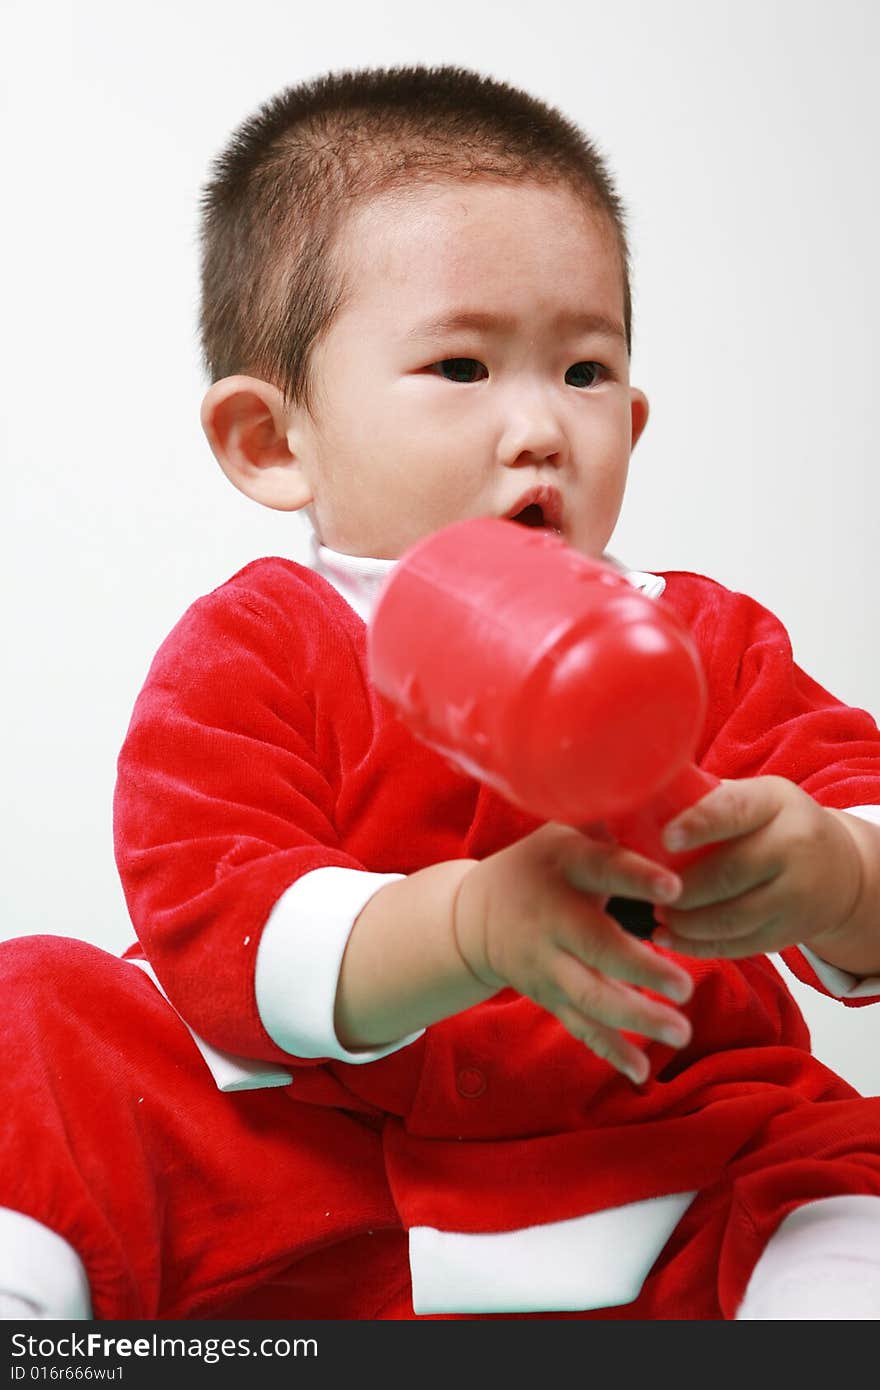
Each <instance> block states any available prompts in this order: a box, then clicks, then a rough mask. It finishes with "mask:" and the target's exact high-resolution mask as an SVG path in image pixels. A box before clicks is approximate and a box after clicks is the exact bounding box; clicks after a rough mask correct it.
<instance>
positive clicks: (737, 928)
mask: <svg viewBox="0 0 880 1390" xmlns="http://www.w3.org/2000/svg"><path fill="white" fill-rule="evenodd" d="M663 840H664V843H665V845H666V847H667V848H668V849H669V850H672V851H682V850H690V849H696V848H698V847H699V846H701V845H707V844H717V846H718V847H717V848H715V849H712V850H710V851H709V852H708V853H707V854H706V855H705V856H704V857H703V858H701V859H699V860H698V861H696V862H695V863H693V864H691V865H690V866H689V867H688V868H686V869H684V870H682V871H681V875H680V876H681V879H682V882H683V885H684V886H683V889H682V892H681V894H680V895H679V897H678V898H676V900H675V905H674V907H664V908H662V909H661V910H660V911H658V913H657V916H658V918H659V919H660V921H661V923H662V926H661V929H660V930H659V931H658V932H656V933H655V934H654V940H655V941H656V942H657V943H658V945H662V946H666V947H668V948H669V949H670V950H673V951H678V952H679V953H681V954H683V955H689V956H703V957H718V956H726V957H741V956H753V955H759V954H764V953H767V952H772V951H779V950H782V949H783V948H785V947H786V946H793V945H796V944H798V943H802V942H809V941H810V939H811V938H816V937H818V936H819V935H820V934H825V933H833V932H834V931H836V930H837V929H838V928H839V927H841V926H842V925H843V924H844V923H845V922H846V920H847V918H848V917H849V916H850V914H851V913H852V911H853V909H854V907H855V905H856V903H857V901H858V897H859V891H860V886H861V859H860V855H859V851H858V848H857V846H856V843H855V840H854V839H853V837H852V835H851V834H850V832H849V831H848V829H847V827H846V817H845V816H843V815H842V814H841V813H840V812H838V811H832V810H828V809H827V808H826V807H823V806H820V805H819V804H818V802H816V801H814V800H813V798H812V797H811V796H809V795H808V794H807V793H806V792H804V791H802V790H801V788H800V787H798V786H796V785H795V783H793V782H789V781H787V780H786V779H785V778H784V777H752V778H747V779H744V780H742V781H725V782H722V783H721V785H720V786H718V787H716V788H715V790H714V791H712V792H709V793H708V794H707V795H706V796H705V797H703V798H702V800H701V801H698V802H696V803H695V804H694V805H693V806H690V807H689V808H688V809H687V810H686V811H684V812H682V813H681V815H679V816H677V817H676V818H675V819H674V820H673V821H670V822H669V824H668V825H667V826H666V827H665V828H664V831H663Z"/></svg>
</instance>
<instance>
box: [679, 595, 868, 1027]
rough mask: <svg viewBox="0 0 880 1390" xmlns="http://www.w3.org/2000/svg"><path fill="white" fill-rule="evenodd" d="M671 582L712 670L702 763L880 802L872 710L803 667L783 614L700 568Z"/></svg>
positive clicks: (792, 964) (855, 800) (823, 799)
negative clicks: (843, 697) (847, 700)
mask: <svg viewBox="0 0 880 1390" xmlns="http://www.w3.org/2000/svg"><path fill="white" fill-rule="evenodd" d="M667 581H668V582H667V592H666V594H665V595H664V599H665V600H666V601H667V602H669V603H670V604H671V605H672V606H673V607H674V608H675V609H676V610H677V611H678V612H679V614H680V615H681V616H682V618H683V619H684V620H685V622H686V623H687V624H688V626H689V627H690V629H691V631H692V633H693V635H694V637H695V638H696V641H697V645H698V647H699V649H700V652H701V654H702V657H703V661H704V665H705V670H706V675H707V679H708V685H709V706H708V710H707V715H706V721H705V725H704V730H703V736H702V740H701V743H700V747H699V749H698V759H699V761H700V764H701V766H703V767H704V768H705V769H706V770H707V771H709V772H713V773H715V775H716V776H718V777H726V778H738V777H762V776H770V775H774V776H779V777H787V778H788V779H789V780H790V781H792V782H796V783H797V784H798V785H799V786H801V787H802V788H803V790H804V791H806V792H809V794H810V795H811V796H812V797H814V798H815V799H816V801H818V802H819V803H820V804H821V805H823V806H830V807H835V808H837V809H843V810H845V809H846V808H847V807H849V806H869V805H880V731H878V729H877V725H876V723H875V721H874V719H873V718H872V717H871V715H870V714H868V713H867V712H866V711H865V710H862V709H856V708H853V707H851V706H848V705H845V704H843V703H842V702H841V701H840V700H838V699H836V698H835V696H833V695H831V694H829V692H828V691H827V690H825V689H823V687H822V686H821V685H819V684H817V682H816V681H814V680H812V679H811V678H810V677H809V676H808V675H806V673H805V672H804V671H802V670H801V669H800V667H799V666H797V665H796V664H795V661H794V658H793V655H792V650H791V642H790V640H789V636H788V633H787V632H786V630H785V628H784V627H783V625H782V623H781V622H780V621H779V619H778V618H777V617H775V616H774V615H773V614H772V613H771V612H770V611H769V610H768V609H766V608H763V607H762V606H761V605H760V604H759V603H756V602H755V600H754V599H751V598H749V597H747V596H746V595H745V594H737V593H733V592H731V591H730V590H728V589H725V588H723V587H722V586H721V585H719V584H715V583H714V582H713V581H712V580H710V579H706V578H703V577H702V576H699V575H692V574H681V573H678V574H670V575H668V576H667ZM661 601H662V600H661ZM878 933H880V923H878ZM780 954H781V956H782V958H783V960H784V961H785V963H786V965H788V967H789V969H790V970H791V971H792V973H793V974H794V975H796V976H797V977H798V979H800V980H803V981H804V982H805V983H806V984H809V985H812V986H813V988H814V989H817V990H819V991H820V992H821V993H822V994H826V995H828V994H829V991H828V990H826V989H825V987H824V985H822V983H821V982H820V981H819V979H818V977H817V976H816V974H815V972H814V971H813V970H812V969H811V968H810V966H809V965H808V964H807V962H806V960H805V959H804V957H803V956H802V955H801V953H800V951H799V950H798V949H797V947H791V948H789V949H787V950H785V951H782V952H780ZM829 997H836V996H829ZM877 998H880V996H874V995H871V996H866V997H865V998H861V999H845V1000H843V1001H842V1002H843V1003H845V1004H847V1005H849V1006H851V1007H859V1006H860V1005H862V1004H869V1003H872V1002H875V1000H876V999H877Z"/></svg>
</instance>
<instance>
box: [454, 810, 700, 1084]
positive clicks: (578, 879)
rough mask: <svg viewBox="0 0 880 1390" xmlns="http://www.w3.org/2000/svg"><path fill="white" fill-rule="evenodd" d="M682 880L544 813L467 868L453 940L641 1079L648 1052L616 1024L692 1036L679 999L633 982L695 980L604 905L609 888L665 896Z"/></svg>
mask: <svg viewBox="0 0 880 1390" xmlns="http://www.w3.org/2000/svg"><path fill="white" fill-rule="evenodd" d="M680 886H681V884H680V881H679V880H678V879H677V878H676V876H675V875H674V874H672V873H671V872H670V871H669V870H668V869H665V868H663V866H662V865H659V864H655V863H653V862H651V861H650V860H648V859H645V858H643V857H642V856H641V855H638V854H635V853H633V852H632V851H630V850H626V849H623V848H621V847H620V846H614V845H611V846H609V845H607V844H604V843H599V842H598V841H595V840H591V839H589V838H587V836H586V835H583V834H581V833H580V832H579V831H577V830H571V829H568V828H567V827H565V826H562V825H555V824H549V825H545V826H542V827H541V829H540V830H536V831H534V832H533V834H531V835H528V836H526V837H525V838H524V839H522V840H520V841H518V842H517V843H516V844H514V845H511V846H510V847H509V848H508V849H505V850H501V851H500V852H499V853H497V854H493V855H491V856H490V857H489V858H488V859H484V860H482V861H481V862H480V863H478V864H475V865H474V867H473V868H472V869H470V870H469V872H468V873H467V874H466V875H465V877H464V878H463V879H462V882H461V885H460V887H459V889H458V894H457V897H456V904H455V936H456V941H457V943H458V948H459V951H460V952H461V955H462V958H463V960H464V962H465V964H466V965H467V966H468V968H469V970H470V971H471V972H472V974H474V975H475V976H477V978H478V979H480V980H481V981H482V982H483V983H484V984H487V985H490V986H492V987H494V988H495V989H502V988H504V987H505V986H510V987H512V988H513V989H515V990H517V991H518V993H520V994H523V995H526V996H528V998H530V999H533V1000H534V1001H535V1003H537V1004H540V1005H541V1006H542V1007H543V1008H545V1009H547V1010H548V1011H549V1012H550V1013H552V1014H554V1015H555V1016H556V1017H557V1018H558V1019H559V1021H560V1022H561V1023H562V1024H564V1026H565V1027H566V1028H567V1029H568V1031H569V1032H570V1033H571V1034H572V1035H573V1036H574V1037H575V1038H578V1039H579V1040H580V1041H582V1042H584V1043H586V1044H587V1046H588V1047H589V1048H591V1049H592V1051H593V1052H595V1053H596V1054H597V1055H598V1056H600V1057H604V1058H605V1059H606V1060H607V1061H608V1062H610V1063H611V1064H612V1066H614V1067H617V1069H618V1070H619V1071H622V1072H624V1073H625V1075H627V1076H629V1077H630V1078H631V1080H633V1081H635V1082H642V1081H644V1080H646V1079H647V1076H648V1061H647V1058H646V1056H645V1054H644V1053H643V1052H642V1051H641V1049H640V1048H639V1047H638V1046H637V1045H636V1044H635V1043H634V1042H633V1041H632V1040H631V1039H629V1038H626V1037H624V1036H623V1034H622V1033H621V1032H620V1031H618V1030H620V1029H625V1030H627V1031H629V1032H634V1033H640V1034H642V1035H644V1036H647V1037H651V1038H656V1039H658V1040H659V1041H661V1042H664V1043H667V1044H670V1045H671V1046H673V1047H681V1046H683V1045H684V1044H685V1043H686V1042H688V1040H689V1038H690V1031H691V1030H690V1024H689V1023H688V1021H687V1019H686V1018H685V1017H684V1016H683V1015H682V1014H681V1013H679V1011H678V1010H677V1009H672V1008H670V1007H668V1006H667V1005H665V1004H662V1003H660V1002H659V1001H658V1000H656V999H652V998H650V997H648V996H647V995H645V994H642V993H640V992H639V989H638V988H631V986H641V987H643V988H645V989H650V990H653V991H655V992H656V993H658V994H663V995H665V996H666V997H667V998H669V999H672V1000H674V1001H675V1002H676V1003H684V1002H685V1000H687V999H688V998H689V997H690V994H691V991H692V989H693V983H692V981H691V978H690V976H689V975H688V974H687V973H686V972H685V971H684V970H683V969H682V968H681V967H680V966H679V965H676V964H675V962H674V961H671V960H669V959H667V958H666V957H665V956H663V955H661V954H660V953H659V952H657V951H655V950H654V949H653V948H652V947H651V946H649V945H647V944H645V943H643V942H640V941H638V940H636V939H635V938H634V937H633V936H630V935H629V934H628V933H627V932H625V931H623V930H622V929H621V928H620V927H619V926H618V925H617V923H616V922H615V921H614V920H613V919H612V918H611V917H609V916H607V915H606V913H605V912H603V910H602V909H603V907H604V905H605V903H606V902H607V900H608V898H609V897H613V896H615V895H620V896H624V897H632V898H642V899H646V898H647V899H649V900H650V901H652V902H660V901H664V902H669V901H670V900H671V898H673V897H674V896H675V895H676V893H677V892H678V890H679V888H680Z"/></svg>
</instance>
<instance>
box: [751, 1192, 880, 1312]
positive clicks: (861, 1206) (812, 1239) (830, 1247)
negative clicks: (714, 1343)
mask: <svg viewBox="0 0 880 1390" xmlns="http://www.w3.org/2000/svg"><path fill="white" fill-rule="evenodd" d="M736 1316H737V1319H747V1320H750V1321H755V1320H758V1319H761V1320H763V1321H768V1320H772V1321H776V1322H778V1321H780V1320H788V1321H792V1320H795V1319H797V1320H800V1321H805V1320H815V1321H823V1320H824V1321H830V1320H840V1321H849V1322H853V1321H871V1322H874V1321H876V1320H877V1319H878V1318H880V1197H825V1198H823V1199H822V1200H821V1201H819V1202H808V1203H807V1204H806V1205H805V1206H800V1207H795V1209H794V1211H792V1212H790V1213H789V1214H788V1216H787V1217H786V1218H785V1220H784V1221H783V1222H782V1224H781V1225H780V1226H779V1227H778V1229H777V1230H776V1231H775V1232H774V1234H773V1235H772V1236H771V1238H770V1242H769V1244H768V1245H767V1247H766V1248H765V1250H764V1253H763V1254H762V1255H761V1258H760V1259H759V1260H758V1263H757V1264H756V1266H755V1268H754V1270H753V1271H752V1275H751V1278H750V1279H749V1283H748V1286H747V1288H746V1292H745V1297H744V1298H743V1300H742V1302H741V1303H740V1305H739V1308H738V1309H737V1313H736Z"/></svg>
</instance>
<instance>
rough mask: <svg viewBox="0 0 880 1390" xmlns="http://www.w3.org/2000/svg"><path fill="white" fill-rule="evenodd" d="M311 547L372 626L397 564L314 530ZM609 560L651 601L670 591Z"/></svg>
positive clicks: (315, 566)
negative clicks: (346, 550) (347, 551)
mask: <svg viewBox="0 0 880 1390" xmlns="http://www.w3.org/2000/svg"><path fill="white" fill-rule="evenodd" d="M309 546H310V554H311V558H310V560H309V568H310V569H312V570H314V571H315V573H316V574H320V575H321V577H322V579H326V580H327V582H328V583H329V584H332V585H333V587H334V589H335V590H336V591H337V593H339V594H341V596H342V597H343V598H344V599H345V601H346V603H347V604H348V605H349V606H350V607H351V608H353V609H354V611H355V613H357V615H358V617H359V618H362V619H363V621H364V622H365V623H368V622H369V621H370V619H371V617H372V616H373V609H374V608H375V606H376V600H377V599H378V597H379V590H380V589H381V588H382V585H383V584H384V583H385V580H386V579H387V578H388V576H389V574H390V573H391V571H392V570H393V569H394V566H395V565H396V564H397V561H396V560H374V559H373V558H372V557H370V556H369V555H343V554H342V552H341V551H339V550H331V549H330V547H329V546H328V545H322V544H321V542H320V541H319V540H318V537H317V536H316V535H315V533H314V531H313V532H312V533H311V536H310V540H309ZM605 559H606V560H608V561H609V562H610V563H611V564H613V565H616V566H617V568H618V569H620V570H622V571H623V573H624V575H625V576H626V578H627V579H628V580H629V582H630V584H632V585H633V587H634V588H636V589H640V590H641V592H642V593H643V594H647V596H648V598H659V596H660V595H661V594H662V593H663V590H664V589H665V588H666V580H665V579H662V578H661V577H660V575H659V574H648V573H647V572H646V571H643V570H628V569H627V568H626V566H625V565H622V564H621V563H620V561H619V560H615V558H614V556H613V555H607V554H606V556H605Z"/></svg>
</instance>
